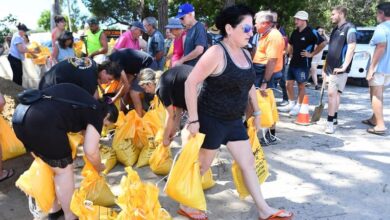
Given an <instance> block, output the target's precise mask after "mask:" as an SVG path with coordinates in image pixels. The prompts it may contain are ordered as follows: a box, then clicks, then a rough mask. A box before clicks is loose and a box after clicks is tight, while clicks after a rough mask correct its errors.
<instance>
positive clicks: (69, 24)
mask: <svg viewBox="0 0 390 220" xmlns="http://www.w3.org/2000/svg"><path fill="white" fill-rule="evenodd" d="M67 3H68V26H69V31H70V32H73V31H72V18H71V17H70V4H69V0H67Z"/></svg>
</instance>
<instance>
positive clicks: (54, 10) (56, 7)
mask: <svg viewBox="0 0 390 220" xmlns="http://www.w3.org/2000/svg"><path fill="white" fill-rule="evenodd" d="M60 14H61V7H60V0H53V4H52V6H51V11H50V27H51V30H53V29H54V28H55V27H56V23H55V22H54V16H56V15H60Z"/></svg>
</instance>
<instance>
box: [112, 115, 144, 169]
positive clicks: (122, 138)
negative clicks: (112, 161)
mask: <svg viewBox="0 0 390 220" xmlns="http://www.w3.org/2000/svg"><path fill="white" fill-rule="evenodd" d="M136 114H137V113H136V112H135V111H134V110H133V111H130V112H129V113H127V115H126V116H125V118H124V120H123V123H122V124H120V126H118V127H117V128H116V129H115V135H114V139H113V142H112V148H113V149H114V150H115V154H116V156H117V159H118V161H119V162H120V163H122V164H123V165H124V166H133V165H134V164H135V163H136V162H137V159H138V156H139V153H140V149H138V148H136V147H135V146H134V144H133V141H132V140H131V139H130V138H131V136H132V137H134V133H135V128H134V126H133V125H132V124H133V119H134V118H135V117H136V116H135V115H136Z"/></svg>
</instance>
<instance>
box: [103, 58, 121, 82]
mask: <svg viewBox="0 0 390 220" xmlns="http://www.w3.org/2000/svg"><path fill="white" fill-rule="evenodd" d="M102 70H106V71H107V74H108V75H111V76H113V77H114V79H116V80H119V79H120V78H121V72H122V70H123V68H122V67H121V66H120V65H119V64H118V63H117V62H112V61H110V60H106V61H104V62H102V63H101V64H99V65H98V73H100V72H101V71H102Z"/></svg>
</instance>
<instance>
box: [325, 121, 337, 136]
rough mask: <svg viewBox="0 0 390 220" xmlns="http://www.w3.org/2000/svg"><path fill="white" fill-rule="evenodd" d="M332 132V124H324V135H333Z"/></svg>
mask: <svg viewBox="0 0 390 220" xmlns="http://www.w3.org/2000/svg"><path fill="white" fill-rule="evenodd" d="M334 131H335V129H334V125H333V122H327V123H326V129H325V133H327V134H333V133H334Z"/></svg>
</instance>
